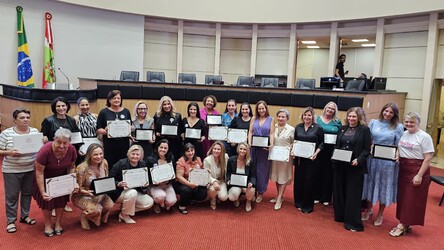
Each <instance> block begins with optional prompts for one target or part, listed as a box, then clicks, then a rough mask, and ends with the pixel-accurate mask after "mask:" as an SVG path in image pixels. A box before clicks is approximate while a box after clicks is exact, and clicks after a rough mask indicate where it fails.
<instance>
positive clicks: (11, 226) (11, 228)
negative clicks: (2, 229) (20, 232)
mask: <svg viewBox="0 0 444 250" xmlns="http://www.w3.org/2000/svg"><path fill="white" fill-rule="evenodd" d="M6 232H8V233H10V234H12V233H15V232H17V228H16V227H15V224H14V223H9V224H8V225H7V226H6Z"/></svg>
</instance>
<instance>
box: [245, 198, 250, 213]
mask: <svg viewBox="0 0 444 250" xmlns="http://www.w3.org/2000/svg"><path fill="white" fill-rule="evenodd" d="M245 211H247V212H250V211H251V201H249V200H247V202H246V203H245Z"/></svg>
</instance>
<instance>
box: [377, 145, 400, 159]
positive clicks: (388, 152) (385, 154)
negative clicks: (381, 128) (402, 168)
mask: <svg viewBox="0 0 444 250" xmlns="http://www.w3.org/2000/svg"><path fill="white" fill-rule="evenodd" d="M397 149H398V148H397V147H396V146H387V145H380V144H374V145H373V158H377V159H383V160H390V161H396V150H397Z"/></svg>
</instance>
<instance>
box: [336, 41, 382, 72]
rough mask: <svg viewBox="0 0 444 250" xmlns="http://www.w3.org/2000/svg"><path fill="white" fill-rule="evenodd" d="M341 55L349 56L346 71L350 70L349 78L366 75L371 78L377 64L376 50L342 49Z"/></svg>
mask: <svg viewBox="0 0 444 250" xmlns="http://www.w3.org/2000/svg"><path fill="white" fill-rule="evenodd" d="M339 54H345V55H347V60H346V62H345V66H344V70H348V71H349V72H348V75H347V77H358V76H359V75H360V74H361V73H365V74H366V75H367V77H370V76H371V75H372V72H373V65H374V63H375V48H350V49H341V52H340V53H339Z"/></svg>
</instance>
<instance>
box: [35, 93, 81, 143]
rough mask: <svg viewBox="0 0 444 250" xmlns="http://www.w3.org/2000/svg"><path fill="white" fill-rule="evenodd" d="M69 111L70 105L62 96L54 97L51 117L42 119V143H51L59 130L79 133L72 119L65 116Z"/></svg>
mask: <svg viewBox="0 0 444 250" xmlns="http://www.w3.org/2000/svg"><path fill="white" fill-rule="evenodd" d="M70 109H71V105H70V104H69V102H68V100H67V99H66V98H65V97H63V96H59V97H56V98H55V99H54V100H53V101H52V102H51V111H52V115H50V116H48V117H46V118H45V119H43V122H42V133H43V142H44V143H46V142H48V141H53V140H54V134H55V132H56V131H57V129H59V128H66V129H69V130H70V131H71V132H78V131H79V128H78V127H77V125H76V121H75V120H74V118H72V117H71V116H69V115H68V114H67V113H68V112H69V110H70Z"/></svg>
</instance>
